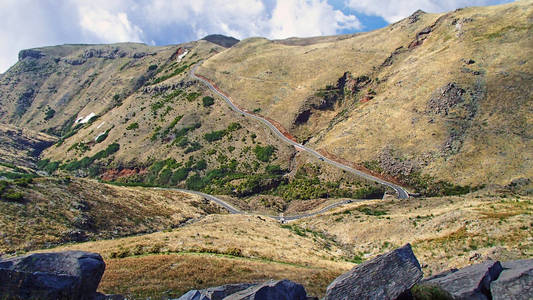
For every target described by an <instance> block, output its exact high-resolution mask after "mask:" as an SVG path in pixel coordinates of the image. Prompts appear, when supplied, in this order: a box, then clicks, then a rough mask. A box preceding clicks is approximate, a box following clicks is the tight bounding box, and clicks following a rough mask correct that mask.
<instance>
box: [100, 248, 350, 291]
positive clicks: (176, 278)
mask: <svg viewBox="0 0 533 300" xmlns="http://www.w3.org/2000/svg"><path fill="white" fill-rule="evenodd" d="M342 271H344V270H335V271H334V270H331V269H325V268H315V267H304V266H298V265H291V264H284V263H277V262H267V261H256V260H249V259H244V258H235V257H223V256H216V255H212V254H161V255H148V256H140V257H128V258H123V259H107V260H106V271H105V274H104V277H103V278H102V282H101V284H100V287H99V290H100V291H102V292H104V293H121V294H123V295H125V296H129V297H132V298H142V299H145V298H146V297H154V298H156V299H159V298H162V297H176V298H177V297H179V296H180V295H182V294H183V293H185V292H187V291H188V290H191V289H200V288H207V287H210V286H218V285H223V284H229V283H241V282H263V281H266V280H269V279H289V280H293V281H295V282H299V283H301V284H303V285H304V286H305V287H306V291H307V293H308V294H310V295H313V296H323V295H324V294H325V290H326V287H327V285H328V284H329V283H330V282H331V281H332V280H333V279H335V278H336V277H337V276H338V275H340V273H342Z"/></svg>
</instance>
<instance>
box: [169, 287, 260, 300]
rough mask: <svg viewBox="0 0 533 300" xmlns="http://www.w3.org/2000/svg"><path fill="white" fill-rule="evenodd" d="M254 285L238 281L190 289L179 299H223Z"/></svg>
mask: <svg viewBox="0 0 533 300" xmlns="http://www.w3.org/2000/svg"><path fill="white" fill-rule="evenodd" d="M252 286H254V284H251V283H237V284H225V285H221V286H217V287H210V288H207V289H203V290H190V291H188V292H187V293H185V294H183V296H181V297H180V298H179V299H178V300H222V299H224V298H226V297H227V296H229V295H231V294H235V293H237V292H240V291H242V290H245V289H247V288H250V287H252Z"/></svg>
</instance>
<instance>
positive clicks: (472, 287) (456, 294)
mask: <svg viewBox="0 0 533 300" xmlns="http://www.w3.org/2000/svg"><path fill="white" fill-rule="evenodd" d="M502 270H503V268H502V265H501V264H500V262H499V261H487V262H484V263H481V264H476V265H471V266H468V267H465V268H463V269H459V270H451V271H446V272H445V273H444V274H438V275H436V276H433V277H430V278H428V279H425V280H424V281H423V283H422V284H427V285H435V286H438V287H440V288H441V289H443V290H445V291H446V292H448V293H449V294H450V295H451V296H452V297H453V299H480V300H485V299H490V284H491V282H492V281H494V280H495V279H496V278H498V276H499V275H500V273H501V272H502Z"/></svg>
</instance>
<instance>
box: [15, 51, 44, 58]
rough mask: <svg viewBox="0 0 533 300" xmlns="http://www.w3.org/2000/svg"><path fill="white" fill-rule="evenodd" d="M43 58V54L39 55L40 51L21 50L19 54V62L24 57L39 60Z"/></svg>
mask: <svg viewBox="0 0 533 300" xmlns="http://www.w3.org/2000/svg"><path fill="white" fill-rule="evenodd" d="M43 56H44V54H43V53H41V51H39V50H35V49H25V50H21V51H20V52H19V60H23V59H25V58H26V57H30V58H35V59H39V58H41V57H43Z"/></svg>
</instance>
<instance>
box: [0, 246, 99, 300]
mask: <svg viewBox="0 0 533 300" xmlns="http://www.w3.org/2000/svg"><path fill="white" fill-rule="evenodd" d="M104 270H105V263H104V260H103V259H102V257H101V256H100V255H99V254H97V253H89V252H83V251H66V252H57V253H35V254H30V255H26V256H21V257H15V258H10V259H0V282H1V283H2V284H1V285H0V299H4V298H16V299H94V298H95V297H96V296H97V294H96V289H97V288H98V284H99V283H100V279H101V278H102V275H103V274H104Z"/></svg>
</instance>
